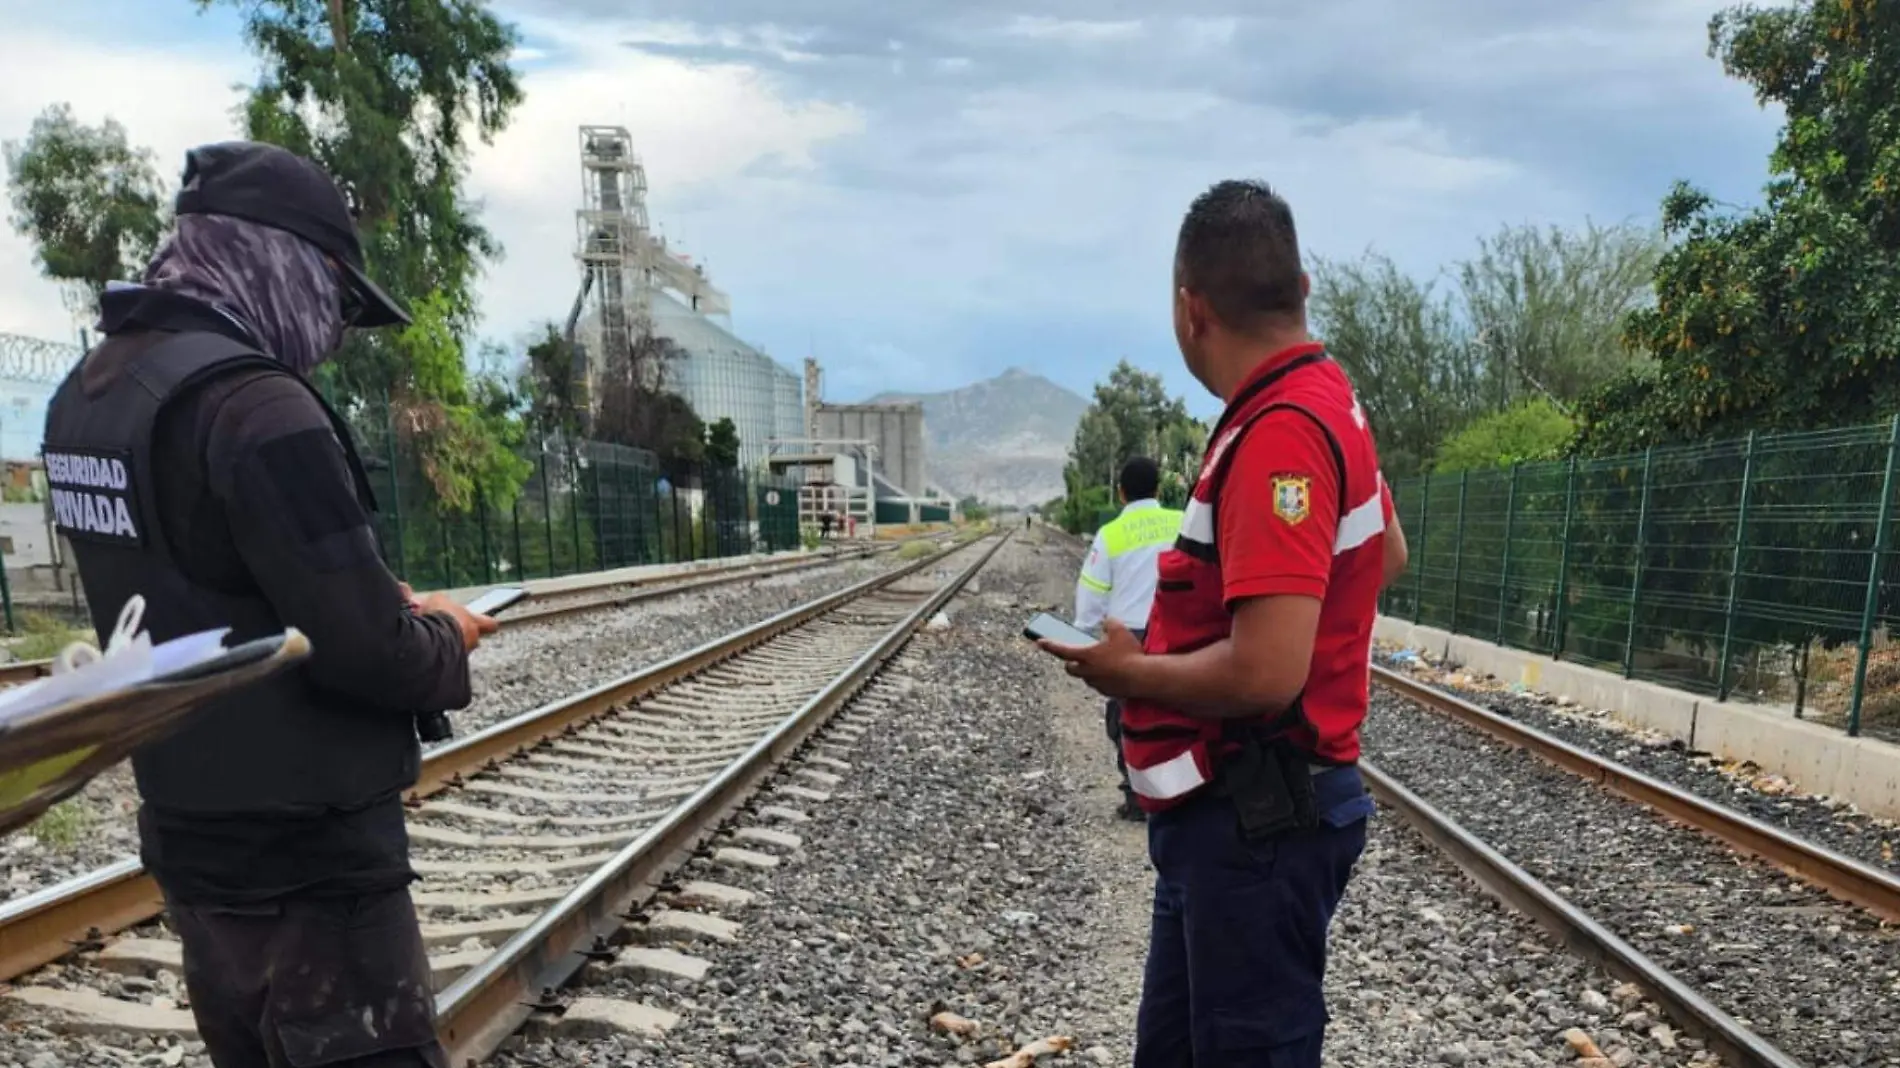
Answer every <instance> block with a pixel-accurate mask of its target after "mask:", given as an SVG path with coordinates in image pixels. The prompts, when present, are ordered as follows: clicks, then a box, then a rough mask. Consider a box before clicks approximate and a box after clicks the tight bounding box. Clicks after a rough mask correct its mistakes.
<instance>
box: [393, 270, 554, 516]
mask: <svg viewBox="0 0 1900 1068" xmlns="http://www.w3.org/2000/svg"><path fill="white" fill-rule="evenodd" d="M410 314H411V315H412V316H413V317H414V320H415V321H414V322H413V323H411V324H410V325H409V326H407V327H405V328H404V329H403V330H401V331H400V332H398V333H397V334H396V336H395V337H394V338H393V339H392V341H393V345H394V347H395V349H396V351H397V352H398V353H399V354H400V356H401V357H402V359H403V360H404V362H405V363H407V364H408V366H409V367H410V368H411V374H412V375H413V377H414V380H415V383H416V388H417V390H418V392H420V393H421V394H422V395H424V396H428V397H431V398H433V399H434V400H433V402H432V403H430V404H428V405H417V406H413V407H411V408H410V409H409V411H408V413H407V416H408V417H407V418H403V419H399V420H397V423H396V425H397V428H398V431H397V432H398V434H399V435H404V436H406V437H407V439H408V444H409V445H410V446H411V449H410V451H411V452H412V453H413V454H414V455H416V456H417V457H419V459H420V463H421V465H422V470H423V473H424V474H425V475H426V476H428V479H429V482H430V484H431V485H433V486H434V487H435V490H436V494H437V499H438V500H439V501H440V503H441V504H442V505H443V506H444V507H446V508H448V509H449V510H451V511H456V512H466V511H468V510H469V509H470V508H472V507H473V506H474V504H475V502H476V501H477V500H478V499H481V500H485V501H486V502H488V503H489V504H491V505H493V506H495V507H498V508H504V509H505V508H507V507H508V506H509V505H510V504H512V503H513V502H514V499H515V494H516V492H517V491H518V490H519V489H520V488H521V484H522V483H523V482H524V481H526V480H527V477H528V474H529V472H530V471H531V470H532V465H531V464H529V462H528V461H527V460H524V459H522V458H521V457H520V456H519V455H518V454H517V452H516V450H517V449H519V448H520V447H521V445H522V444H523V434H522V430H523V427H522V424H521V421H520V420H519V419H517V418H515V417H514V412H513V407H514V398H513V396H512V395H511V394H510V393H509V392H508V391H507V390H506V389H505V388H503V387H502V386H501V384H500V383H498V382H496V381H495V380H493V379H491V378H487V377H480V378H475V379H474V380H473V381H471V379H470V376H469V374H468V370H467V368H466V367H465V366H464V365H463V361H462V346H461V344H460V342H459V341H458V340H457V339H456V337H455V335H454V333H453V331H452V330H451V328H450V326H449V306H448V302H447V300H445V299H444V298H443V297H442V296H440V295H439V294H431V295H429V296H427V297H424V298H423V299H422V300H420V301H417V302H416V303H415V304H414V305H412V306H411V308H410ZM424 416H427V417H428V418H423V417H424Z"/></svg>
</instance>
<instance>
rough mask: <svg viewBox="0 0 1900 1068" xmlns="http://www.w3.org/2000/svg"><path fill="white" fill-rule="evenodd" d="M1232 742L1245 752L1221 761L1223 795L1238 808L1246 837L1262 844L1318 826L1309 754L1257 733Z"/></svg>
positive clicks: (1235, 737) (1247, 732) (1235, 736)
mask: <svg viewBox="0 0 1900 1068" xmlns="http://www.w3.org/2000/svg"><path fill="white" fill-rule="evenodd" d="M1229 738H1230V740H1232V741H1235V742H1238V743H1239V745H1240V748H1239V750H1238V751H1236V752H1233V753H1231V754H1229V755H1228V756H1227V758H1226V759H1225V760H1223V761H1221V764H1220V770H1219V779H1220V790H1219V792H1220V793H1223V794H1225V795H1226V796H1227V797H1229V798H1230V799H1232V801H1233V803H1234V811H1235V812H1236V813H1238V814H1239V816H1240V833H1241V837H1243V838H1245V839H1247V840H1248V841H1251V842H1258V841H1263V840H1265V839H1269V838H1277V837H1279V836H1281V835H1284V834H1287V833H1288V832H1290V831H1298V830H1304V829H1307V828H1310V827H1313V826H1314V825H1315V824H1317V823H1318V817H1317V815H1316V814H1315V805H1314V800H1313V776H1312V774H1311V773H1309V772H1308V771H1307V766H1306V765H1307V761H1306V756H1305V754H1303V753H1301V752H1300V751H1299V750H1298V749H1295V748H1294V747H1293V746H1292V745H1291V744H1290V743H1288V742H1287V741H1286V740H1285V739H1284V738H1275V739H1263V738H1262V737H1261V736H1260V734H1259V732H1257V731H1254V730H1244V731H1239V732H1234V733H1231V734H1230V735H1229Z"/></svg>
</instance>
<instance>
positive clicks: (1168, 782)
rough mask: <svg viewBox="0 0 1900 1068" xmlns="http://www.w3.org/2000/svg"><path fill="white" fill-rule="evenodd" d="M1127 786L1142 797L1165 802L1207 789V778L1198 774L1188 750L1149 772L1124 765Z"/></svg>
mask: <svg viewBox="0 0 1900 1068" xmlns="http://www.w3.org/2000/svg"><path fill="white" fill-rule="evenodd" d="M1128 785H1130V786H1132V787H1134V789H1135V792H1136V793H1138V794H1140V795H1141V796H1143V797H1151V798H1154V799H1155V800H1156V801H1166V800H1168V799H1169V798H1174V797H1180V796H1181V795H1182V794H1185V793H1187V792H1188V791H1190V790H1198V789H1200V788H1201V787H1203V786H1205V785H1207V776H1205V775H1202V774H1201V766H1200V765H1199V764H1196V763H1195V762H1194V750H1192V749H1189V750H1187V751H1186V752H1183V753H1181V754H1179V755H1177V756H1175V757H1174V758H1173V759H1171V760H1165V761H1163V762H1161V763H1159V764H1156V765H1155V766H1154V767H1152V768H1138V767H1136V766H1134V765H1133V764H1130V765H1128Z"/></svg>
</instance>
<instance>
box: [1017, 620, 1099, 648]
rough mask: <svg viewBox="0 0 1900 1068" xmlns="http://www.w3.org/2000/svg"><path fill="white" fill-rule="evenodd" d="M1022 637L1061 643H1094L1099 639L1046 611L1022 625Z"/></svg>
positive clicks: (1033, 640)
mask: <svg viewBox="0 0 1900 1068" xmlns="http://www.w3.org/2000/svg"><path fill="white" fill-rule="evenodd" d="M1023 637H1025V638H1028V639H1029V640H1030V641H1032V642H1036V641H1042V640H1044V639H1047V640H1049V641H1052V642H1057V643H1059V644H1062V645H1094V644H1095V643H1096V642H1098V641H1100V640H1101V639H1099V638H1097V637H1096V636H1095V635H1093V634H1090V633H1089V632H1088V631H1085V630H1082V629H1080V628H1078V627H1074V626H1071V625H1070V624H1068V623H1064V622H1063V621H1062V620H1060V619H1057V618H1056V617H1054V616H1052V615H1050V614H1049V613H1047V612H1044V613H1042V614H1041V615H1039V616H1037V617H1036V618H1034V619H1032V620H1030V621H1029V622H1028V623H1027V624H1025V625H1024V626H1023Z"/></svg>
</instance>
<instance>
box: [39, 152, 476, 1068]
mask: <svg viewBox="0 0 1900 1068" xmlns="http://www.w3.org/2000/svg"><path fill="white" fill-rule="evenodd" d="M100 317H101V322H100V329H101V330H102V331H103V333H104V335H105V338H104V340H103V341H101V342H100V344H99V345H98V347H96V348H94V349H93V350H92V351H91V352H89V353H87V354H86V356H85V357H84V359H83V360H81V362H80V363H79V365H78V366H77V367H75V368H74V370H73V371H72V373H71V374H70V375H68V376H67V378H66V380H65V382H63V383H62V384H61V385H60V387H59V389H58V391H57V392H56V393H55V394H54V397H53V400H52V402H51V404H50V406H49V408H48V412H47V420H46V445H45V451H46V455H47V457H48V459H49V460H50V459H51V458H53V457H54V456H55V455H60V454H64V455H66V456H77V457H96V458H110V459H112V460H115V461H118V462H121V463H122V464H123V470H124V471H125V472H126V478H124V479H123V480H122V481H119V482H115V483H114V484H112V485H109V486H84V487H77V486H76V487H73V488H75V489H81V490H84V491H85V492H86V493H89V494H91V495H93V496H94V497H99V496H105V497H110V498H112V501H111V503H112V505H113V511H114V513H115V516H116V518H117V522H116V523H114V524H112V525H111V529H105V527H106V525H105V524H85V525H86V529H75V528H64V529H62V533H64V534H66V535H67V536H68V537H69V538H70V539H71V541H72V546H73V554H74V556H75V558H76V560H77V563H78V566H79V573H80V577H81V579H82V581H83V583H84V586H85V591H86V598H87V602H88V607H89V608H90V609H91V613H92V618H93V621H94V623H95V624H96V625H97V626H98V628H99V630H100V632H101V633H106V632H108V631H110V630H111V628H112V625H113V621H114V620H115V619H116V618H117V615H118V612H119V608H120V606H121V605H122V604H124V602H125V601H126V599H127V598H128V597H130V596H131V595H132V594H134V593H138V594H143V595H144V597H145V602H146V607H145V622H146V624H147V626H148V630H149V631H150V634H151V637H152V639H153V640H154V641H163V640H165V639H168V638H174V637H177V636H179V635H181V634H187V633H191V632H194V631H201V630H207V629H211V628H216V627H230V628H232V631H233V633H232V635H231V638H232V639H233V640H236V639H244V638H252V637H257V636H259V635H261V634H266V633H274V632H277V631H280V630H282V629H283V628H284V627H285V626H294V627H297V628H298V629H299V630H301V631H303V632H304V633H305V634H306V635H307V636H308V637H309V638H310V641H311V649H312V655H311V657H310V659H309V660H308V661H307V662H306V663H305V665H304V666H303V667H302V668H301V669H299V670H297V671H294V672H289V673H286V674H284V675H282V676H279V677H278V678H277V679H275V680H272V681H270V682H267V683H264V684H262V685H260V686H257V687H254V688H251V689H247V690H245V691H243V692H242V693H240V694H237V695H236V696H233V697H230V698H226V699H224V700H223V701H221V702H219V703H218V705H217V706H215V707H213V708H210V709H207V710H206V711H205V713H204V714H203V716H202V717H201V718H199V719H198V720H196V721H195V722H194V723H193V724H192V725H191V726H189V727H187V728H186V729H185V730H183V731H181V732H180V733H178V734H177V735H175V736H172V737H170V738H167V739H165V740H162V741H159V742H156V743H154V744H152V745H150V746H147V747H146V748H144V749H142V750H140V751H139V752H138V753H137V754H135V756H134V757H133V769H134V771H135V773H136V775H137V779H138V786H139V793H140V795H141V798H142V800H143V802H144V803H143V807H142V808H141V809H140V811H139V847H140V852H141V853H142V854H143V859H144V862H145V867H146V869H147V870H148V871H150V872H151V874H152V876H153V877H154V878H155V879H156V880H157V882H158V885H159V888H160V889H161V890H162V891H163V892H164V895H165V902H166V906H167V909H168V912H169V914H170V918H171V923H172V926H173V927H174V928H175V929H176V930H177V931H178V934H179V937H180V938H181V939H182V940H183V942H184V969H185V984H186V988H187V991H188V992H189V994H190V998H191V1010H192V1014H193V1015H194V1017H196V1019H197V1023H198V1033H199V1035H200V1037H201V1038H202V1039H203V1040H204V1043H205V1046H206V1050H207V1052H208V1053H209V1054H210V1056H211V1060H212V1063H213V1064H215V1065H217V1068H283V1066H286V1065H295V1066H297V1068H312V1066H317V1065H324V1066H330V1068H343V1066H349V1068H397V1066H403V1068H410V1066H419V1065H430V1066H437V1068H440V1066H442V1065H445V1064H446V1058H445V1054H444V1052H443V1050H442V1047H441V1046H440V1045H439V1044H438V1042H437V1041H436V1034H435V1013H434V996H433V992H432V989H431V982H430V970H429V961H428V957H427V955H426V954H425V952H424V949H423V943H422V937H421V933H420V931H419V930H418V927H417V923H416V913H415V908H414V906H413V905H412V903H411V901H410V897H409V890H408V886H409V883H410V882H412V881H413V880H414V879H415V873H414V872H413V870H412V869H411V868H410V865H409V842H408V834H407V831H406V829H405V827H404V824H403V806H402V791H403V790H404V789H405V788H407V787H409V786H411V785H413V784H414V783H415V781H416V776H417V772H418V768H419V760H420V747H419V745H418V740H417V735H416V721H415V717H416V715H417V713H419V712H432V711H437V710H449V709H456V708H462V707H464V706H466V705H467V704H468V702H469V671H468V653H469V650H471V649H473V648H474V647H475V645H476V643H477V642H478V641H479V640H480V637H481V635H483V634H486V633H490V632H492V631H493V630H494V628H495V622H494V620H492V619H488V618H486V617H481V616H474V615H471V614H470V613H469V612H468V611H467V610H466V609H464V608H462V607H461V606H460V605H459V604H457V603H456V602H454V601H452V600H450V599H449V598H448V597H446V596H444V595H442V594H431V595H429V596H427V597H423V598H419V599H418V598H416V597H415V596H414V595H413V594H412V593H410V591H409V589H408V587H407V586H405V585H402V584H401V583H399V582H397V581H396V579H395V577H394V576H393V575H391V574H390V572H389V569H388V568H387V567H386V566H385V565H384V563H383V560H382V556H381V553H380V549H379V547H378V544H377V539H376V535H375V533H374V528H373V527H372V525H371V520H370V514H371V512H372V511H373V509H374V500H373V497H372V494H371V492H370V488H369V482H368V479H367V477H366V475H365V474H364V470H363V465H362V463H361V461H360V460H359V459H358V456H357V453H356V450H355V448H354V446H353V445H352V444H351V441H350V434H349V430H348V428H347V427H346V426H345V424H344V423H343V420H342V419H341V418H340V417H339V416H338V415H337V414H336V413H335V412H334V411H332V410H331V409H330V407H329V406H328V405H327V404H326V403H325V402H324V401H323V399H322V398H321V397H320V396H319V395H318V393H317V391H316V390H315V389H314V388H312V386H311V385H310V384H309V381H308V376H309V375H310V374H311V372H312V371H313V370H315V368H316V367H317V365H318V364H320V363H322V362H323V361H324V360H325V359H327V358H329V357H330V356H331V355H332V354H333V353H334V352H335V351H336V349H337V347H338V346H339V345H340V344H341V343H342V340H343V336H344V331H345V330H346V329H348V328H350V327H353V326H356V327H375V326H387V325H393V324H397V323H405V322H408V315H407V314H406V313H405V312H404V311H403V310H402V308H401V307H400V306H398V305H397V304H396V302H395V301H394V300H392V299H391V298H390V297H388V296H387V295H386V294H384V293H383V291H382V290H381V289H379V288H378V287H377V286H376V285H374V284H373V283H372V282H370V280H369V278H368V276H367V275H366V274H364V267H363V253H362V248H361V245H360V244H359V241H358V238H357V235H356V230H355V224H354V221H353V218H352V216H351V213H350V211H349V208H348V206H347V204H346V202H345V200H344V197H343V195H342V194H341V192H340V191H339V190H338V188H337V186H336V185H335V183H333V182H332V181H331V180H330V178H329V177H328V176H327V175H325V174H324V173H323V172H322V171H321V170H319V169H318V168H317V167H316V166H314V165H313V164H311V163H309V162H308V161H306V160H303V159H301V158H299V157H297V156H294V155H292V154H290V153H289V152H286V151H284V150H282V149H279V148H275V147H271V146H266V145H259V144H251V143H245V142H239V143H227V144H217V145H207V146H204V147H201V148H197V149H194V150H192V151H191V152H189V153H188V154H187V156H186V161H185V172H184V182H183V188H182V189H181V190H180V192H179V194H178V202H177V223H176V231H175V232H174V233H173V234H172V235H171V236H170V237H169V238H168V239H167V240H166V242H165V243H164V245H163V246H162V247H161V248H160V249H159V251H158V253H157V255H156V256H155V257H154V258H153V260H152V262H151V264H150V266H148V267H147V268H146V271H145V278H144V281H143V284H140V285H122V284H115V285H114V286H113V287H112V288H110V289H108V290H107V292H106V293H105V295H104V297H103V298H102V300H101V301H100ZM51 466H52V465H51V464H49V467H51ZM72 466H73V467H74V468H75V469H80V470H83V469H84V468H86V467H87V465H84V464H75V465H72ZM95 469H96V468H95ZM51 481H52V483H53V485H54V486H55V487H56V488H58V487H60V481H59V480H58V479H53V480H51Z"/></svg>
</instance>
